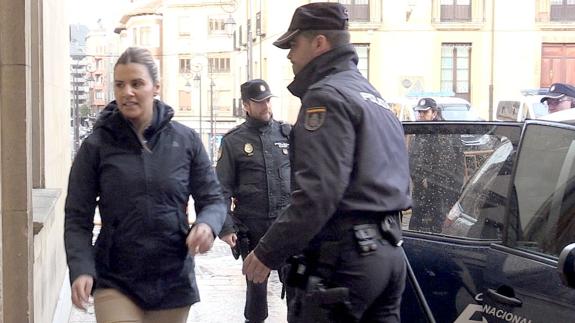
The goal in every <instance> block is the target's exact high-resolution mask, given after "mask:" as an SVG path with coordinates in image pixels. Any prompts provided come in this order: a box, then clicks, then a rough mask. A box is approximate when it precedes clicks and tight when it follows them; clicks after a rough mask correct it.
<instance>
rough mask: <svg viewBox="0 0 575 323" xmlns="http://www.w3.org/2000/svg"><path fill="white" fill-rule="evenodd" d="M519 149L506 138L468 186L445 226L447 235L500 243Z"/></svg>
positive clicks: (451, 211)
mask: <svg viewBox="0 0 575 323" xmlns="http://www.w3.org/2000/svg"><path fill="white" fill-rule="evenodd" d="M515 151H516V145H514V144H513V143H512V142H511V140H509V139H508V138H503V140H502V142H501V144H500V145H499V147H497V148H496V149H495V150H494V152H493V153H492V154H491V155H490V156H489V158H487V160H486V161H485V162H484V163H483V164H482V166H481V167H480V168H479V169H478V170H477V171H476V172H475V174H474V175H473V177H471V179H470V180H469V181H468V182H467V185H466V186H465V189H464V190H463V192H462V193H461V195H460V197H459V199H458V200H457V202H456V203H455V204H454V205H453V207H452V208H451V210H450V212H449V213H448V215H447V218H446V220H445V222H444V223H443V227H442V233H443V234H446V235H452V236H459V237H466V238H474V239H501V238H502V229H503V218H504V214H505V207H506V206H507V195H508V189H509V184H510V180H511V170H512V166H513V161H514V156H515Z"/></svg>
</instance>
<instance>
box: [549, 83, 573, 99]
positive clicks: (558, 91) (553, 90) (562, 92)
mask: <svg viewBox="0 0 575 323" xmlns="http://www.w3.org/2000/svg"><path fill="white" fill-rule="evenodd" d="M564 96H570V97H572V98H575V87H574V86H573V85H570V84H565V83H553V84H551V86H550V87H549V93H547V95H546V96H545V97H543V98H541V103H543V102H545V101H547V99H560V98H562V97H564Z"/></svg>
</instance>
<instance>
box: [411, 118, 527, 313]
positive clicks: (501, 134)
mask: <svg viewBox="0 0 575 323" xmlns="http://www.w3.org/2000/svg"><path fill="white" fill-rule="evenodd" d="M404 129H405V133H406V145H407V148H408V152H409V157H410V169H411V180H412V186H411V188H412V197H413V203H414V204H413V205H414V207H413V208H412V209H411V210H408V211H407V212H405V213H404V216H403V221H402V227H403V229H404V238H405V239H404V240H405V242H404V244H403V246H404V250H405V252H406V255H407V258H408V259H409V262H410V264H411V267H412V268H413V272H414V274H415V278H416V280H417V282H418V285H419V286H420V287H421V290H422V291H423V294H424V297H425V298H426V300H427V302H428V304H429V306H430V309H431V311H432V312H433V314H434V316H435V319H436V321H437V322H454V321H456V320H457V318H458V317H459V316H460V315H461V313H462V312H464V311H469V310H470V309H474V308H473V306H478V305H477V304H478V301H477V300H476V297H477V295H478V294H479V293H480V291H481V289H482V287H483V282H482V281H483V270H484V268H485V266H486V257H487V250H488V249H489V247H490V245H491V243H493V242H496V241H499V240H501V238H502V237H501V235H499V236H498V235H497V234H490V235H485V234H483V235H481V234H477V235H475V234H474V232H482V231H484V230H481V229H480V228H484V227H487V226H489V225H487V224H485V223H484V222H485V221H481V219H482V218H481V214H483V213H482V210H490V212H489V214H490V217H489V219H490V221H491V222H493V223H495V224H494V225H497V223H499V224H500V226H501V227H503V225H502V223H503V218H504V209H503V208H501V207H499V208H497V207H494V206H493V204H494V203H495V202H497V203H499V204H505V203H504V202H502V201H500V200H505V197H499V198H498V199H495V200H494V199H493V198H491V196H492V195H493V194H484V196H476V195H475V193H474V192H475V190H478V191H481V190H489V191H495V190H492V189H491V187H490V185H491V183H494V182H497V181H496V180H495V179H499V178H500V177H501V178H503V179H506V180H507V181H508V182H509V181H510V180H509V177H508V176H507V177H506V175H504V174H503V175H502V174H501V173H502V172H500V171H499V169H501V167H500V165H499V164H498V163H497V161H498V160H501V159H503V160H504V161H507V160H508V161H510V162H512V161H513V156H514V155H513V151H514V150H515V149H516V147H517V145H518V143H519V138H520V134H521V129H522V124H521V123H505V124H503V123H494V122H411V123H408V122H404ZM470 137H472V138H478V140H469V138H470ZM479 139H480V140H479ZM509 147H511V148H510V149H508V148H509ZM502 153H504V154H506V156H504V157H503V158H500V157H499V158H495V157H498V155H501V154H502ZM493 154H495V156H493V157H494V158H491V157H490V156H492V155H493ZM434 156H435V157H434ZM507 156H509V158H507ZM484 163H489V166H490V167H488V168H489V170H485V171H484V170H482V168H483V165H484ZM495 166H497V167H495ZM494 167H495V168H496V171H491V169H493V168H494ZM492 177H493V178H492ZM423 182H427V185H426V187H424V186H423V185H422V183H423ZM467 187H473V189H469V190H466V188H467ZM424 191H429V192H424ZM462 191H463V192H466V191H467V192H470V193H473V195H474V196H473V197H471V196H469V199H473V200H474V201H475V200H480V199H482V198H483V203H479V202H476V203H474V204H473V206H472V207H470V208H469V209H466V208H464V207H463V208H462V207H459V206H458V201H459V200H460V195H461V192H462ZM504 191H505V192H507V190H504ZM503 194H506V193H503ZM494 201H495V202H494ZM464 204H465V206H467V205H468V203H464ZM453 208H456V209H462V210H463V211H464V212H462V213H459V214H463V213H477V214H476V215H468V214H465V215H461V216H462V217H463V216H465V217H466V219H467V221H466V222H464V224H462V223H463V222H461V221H454V223H457V225H458V226H459V227H458V228H460V230H452V227H451V226H449V227H445V222H446V220H447V219H448V214H450V213H451V210H452V209H453ZM493 210H496V211H493ZM471 218H473V219H475V221H472V220H471ZM466 225H467V227H466V228H464V229H461V228H462V227H465V226H466ZM472 229H473V230H472ZM489 232H495V231H489ZM413 283H414V282H413V281H410V282H409V283H408V284H407V285H406V289H405V293H404V296H403V301H402V313H401V315H402V321H403V322H426V320H425V317H424V314H423V312H422V310H421V308H420V306H419V305H418V304H419V302H418V298H417V294H416V293H415V289H414V284H413ZM469 306H472V307H469ZM479 308H480V307H479ZM479 319H481V314H480V313H479Z"/></svg>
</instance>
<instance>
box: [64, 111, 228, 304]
mask: <svg viewBox="0 0 575 323" xmlns="http://www.w3.org/2000/svg"><path fill="white" fill-rule="evenodd" d="M172 116H173V110H172V108H170V107H169V106H167V105H165V104H164V103H162V102H161V101H158V100H156V101H155V102H154V117H153V121H152V123H151V125H150V126H149V127H148V129H146V131H145V132H144V137H145V139H146V141H147V147H148V148H149V149H146V148H145V147H144V146H143V145H142V144H141V142H140V140H139V139H138V137H137V135H136V132H135V130H134V129H133V127H132V126H131V124H130V123H129V122H128V121H127V120H126V119H124V118H123V116H122V115H121V113H120V112H119V110H118V108H117V106H116V102H115V101H113V102H111V103H110V104H109V105H108V106H107V107H106V109H105V110H104V111H102V114H101V117H100V118H99V120H98V122H97V123H96V125H95V126H94V131H93V133H92V134H90V135H89V136H88V137H87V138H86V139H85V140H84V142H83V143H82V145H81V147H80V149H79V151H78V153H77V154H76V157H75V159H74V162H73V165H72V168H71V172H70V179H69V185H68V195H67V198H66V206H65V233H64V238H65V247H66V254H67V260H68V266H69V268H70V281H71V282H73V281H74V280H75V279H76V278H77V277H78V276H80V275H91V276H93V277H94V278H95V288H115V289H118V290H119V291H121V292H123V293H125V294H126V295H127V296H129V297H130V298H131V299H132V300H133V301H134V302H135V303H136V304H138V305H139V306H140V307H142V308H144V309H150V310H156V309H166V308H175V307H181V306H186V305H190V304H193V303H195V302H197V301H199V294H198V289H197V286H196V282H195V278H194V274H193V270H194V260H193V257H192V256H190V255H189V254H188V250H187V246H186V237H187V235H188V231H189V225H188V216H187V214H186V208H187V203H188V199H189V197H190V195H191V196H192V197H193V198H194V200H195V208H196V214H197V215H196V223H205V224H207V225H209V226H210V227H211V229H212V231H213V232H214V234H217V233H219V231H220V229H221V227H222V225H223V222H224V219H225V202H224V199H223V195H222V191H221V188H220V185H219V183H218V180H217V177H216V174H215V172H214V170H213V167H212V165H211V163H210V160H209V158H208V156H207V154H206V152H205V150H204V148H203V145H202V143H201V140H200V138H199V136H198V134H197V133H196V132H195V131H193V130H192V129H190V128H188V127H186V126H184V125H182V124H180V123H178V122H175V121H171V118H172ZM96 206H98V208H99V213H100V217H101V221H102V227H101V231H100V233H99V235H98V239H97V240H96V242H95V245H94V246H92V229H93V227H94V224H93V220H94V210H95V207H96Z"/></svg>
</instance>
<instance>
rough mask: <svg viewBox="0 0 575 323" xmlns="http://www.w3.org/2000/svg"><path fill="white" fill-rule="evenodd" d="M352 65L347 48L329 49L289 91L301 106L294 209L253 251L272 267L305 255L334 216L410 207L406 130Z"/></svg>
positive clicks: (294, 150)
mask: <svg viewBox="0 0 575 323" xmlns="http://www.w3.org/2000/svg"><path fill="white" fill-rule="evenodd" d="M357 61H358V59H357V55H356V53H355V50H354V49H353V47H352V46H351V45H346V46H341V47H338V48H334V49H332V50H330V51H329V52H326V53H324V54H323V55H320V56H318V57H316V58H315V59H313V60H312V61H311V62H310V63H308V64H307V65H306V66H305V67H304V68H303V69H302V70H301V71H300V72H299V73H298V74H297V75H296V76H295V79H294V81H293V82H292V83H291V84H290V85H289V86H288V89H289V90H290V91H291V93H293V94H294V95H296V96H298V97H299V98H300V99H301V102H302V106H301V109H300V111H299V114H298V118H297V122H296V123H295V125H294V128H293V131H292V136H291V144H290V154H291V155H290V158H291V161H292V163H291V171H292V174H293V177H292V180H293V181H294V182H293V183H292V186H293V190H292V196H291V204H290V205H289V207H288V208H287V209H286V210H285V212H284V213H283V214H282V215H281V216H279V217H278V219H277V220H276V221H275V222H274V224H273V225H272V226H271V227H270V229H269V230H268V231H267V233H266V234H265V236H264V237H263V238H262V239H261V240H260V243H259V245H258V246H257V248H256V249H255V251H254V252H255V254H256V256H257V257H258V259H260V261H262V262H263V263H264V264H265V265H266V266H268V267H270V268H278V266H280V264H281V263H282V261H283V260H285V259H286V258H287V257H288V256H290V255H294V254H296V253H298V252H300V251H302V250H303V249H304V248H305V247H306V245H307V244H308V242H309V241H311V239H312V238H314V236H316V234H318V233H319V232H320V231H321V230H322V227H323V226H324V225H325V224H326V223H327V221H328V220H330V218H331V217H332V216H333V215H334V214H335V213H336V211H337V212H343V213H345V212H352V211H359V213H361V211H370V212H387V211H399V210H404V209H407V208H409V207H410V206H411V199H410V197H409V165H408V157H407V152H406V148H405V139H404V133H403V127H402V125H401V123H400V122H399V120H398V119H397V117H396V116H395V115H394V114H393V112H392V111H390V109H389V107H388V106H387V104H386V103H385V101H384V100H383V99H382V98H381V96H380V94H379V93H378V92H377V91H376V90H375V89H374V88H373V86H372V85H371V84H369V82H368V81H367V80H366V79H365V78H364V77H363V76H362V75H361V74H360V72H359V71H358V69H357Z"/></svg>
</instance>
